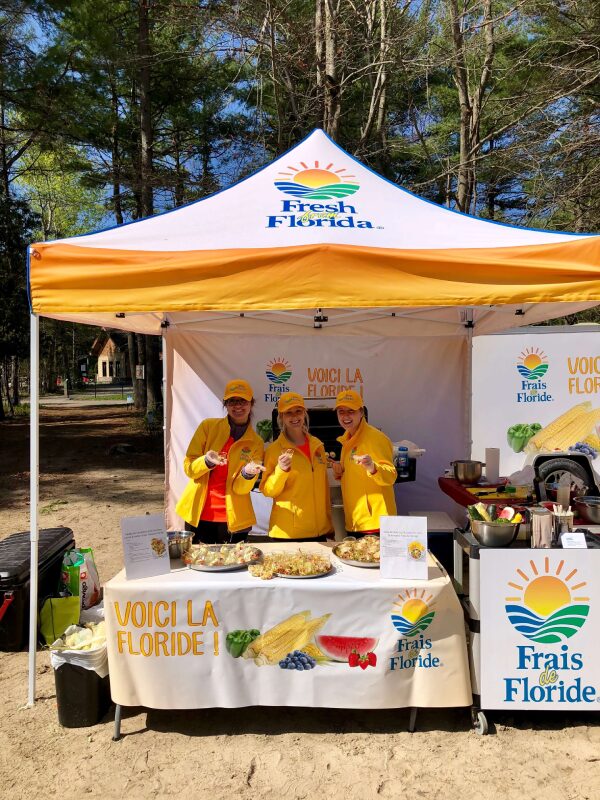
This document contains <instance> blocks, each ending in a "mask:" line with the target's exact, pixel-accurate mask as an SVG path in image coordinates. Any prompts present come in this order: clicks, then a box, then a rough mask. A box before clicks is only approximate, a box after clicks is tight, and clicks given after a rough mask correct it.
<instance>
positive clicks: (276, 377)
mask: <svg viewBox="0 0 600 800" xmlns="http://www.w3.org/2000/svg"><path fill="white" fill-rule="evenodd" d="M266 376H267V378H268V379H269V380H270V381H271V383H280V384H281V383H287V382H288V381H289V379H290V378H291V377H292V367H291V366H290V364H289V363H288V362H287V361H286V360H285V358H274V359H273V360H272V361H270V362H269V363H268V364H267V371H266Z"/></svg>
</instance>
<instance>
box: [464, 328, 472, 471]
mask: <svg viewBox="0 0 600 800" xmlns="http://www.w3.org/2000/svg"><path fill="white" fill-rule="evenodd" d="M466 372H467V374H466V376H465V384H466V385H465V395H466V398H465V400H466V402H465V415H466V419H465V435H466V439H467V441H466V443H465V444H466V448H465V452H466V454H467V455H466V457H467V458H471V457H472V452H471V451H472V448H473V328H472V327H468V328H467V368H466Z"/></svg>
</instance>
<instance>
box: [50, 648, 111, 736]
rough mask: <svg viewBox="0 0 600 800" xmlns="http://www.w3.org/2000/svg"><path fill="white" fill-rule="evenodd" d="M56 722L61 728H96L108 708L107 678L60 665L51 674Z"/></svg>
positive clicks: (81, 669)
mask: <svg viewBox="0 0 600 800" xmlns="http://www.w3.org/2000/svg"><path fill="white" fill-rule="evenodd" d="M54 682H55V684H56V704H57V706H58V721H59V723H60V724H61V725H62V726H63V727H64V728H88V727H89V726H90V725H96V724H97V723H98V722H100V721H101V719H102V718H103V717H104V715H105V714H106V712H107V711H108V709H109V708H110V703H111V699H110V678H109V676H108V675H107V676H106V677H105V678H101V677H100V676H99V675H98V674H97V673H96V672H94V670H93V669H84V668H83V667H78V666H76V665H74V664H61V666H60V667H58V668H57V669H55V670H54Z"/></svg>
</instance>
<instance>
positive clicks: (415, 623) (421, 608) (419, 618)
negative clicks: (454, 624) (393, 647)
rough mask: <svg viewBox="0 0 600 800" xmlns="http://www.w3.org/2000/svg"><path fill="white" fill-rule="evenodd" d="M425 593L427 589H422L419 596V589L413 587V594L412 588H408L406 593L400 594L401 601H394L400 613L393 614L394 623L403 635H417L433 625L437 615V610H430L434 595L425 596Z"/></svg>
mask: <svg viewBox="0 0 600 800" xmlns="http://www.w3.org/2000/svg"><path fill="white" fill-rule="evenodd" d="M425 594H426V591H425V589H422V590H421V592H420V595H419V596H418V597H417V589H413V590H412V596H411V590H410V589H408V590H407V591H406V594H402V592H401V593H400V594H399V595H398V597H399V599H400V601H401V602H400V603H394V606H396V607H397V608H398V609H399V612H400V613H398V612H396V613H395V614H392V623H393V625H394V628H396V630H397V631H400V633H401V634H402V635H403V636H411V637H412V636H416V635H417V634H418V633H423V631H424V630H426V629H427V628H428V627H429V626H430V625H431V623H432V621H433V618H434V617H435V611H431V610H430V608H431V605H433V604H432V603H431V601H432V600H433V596H432V595H428V596H427V597H425ZM430 603H431V605H430Z"/></svg>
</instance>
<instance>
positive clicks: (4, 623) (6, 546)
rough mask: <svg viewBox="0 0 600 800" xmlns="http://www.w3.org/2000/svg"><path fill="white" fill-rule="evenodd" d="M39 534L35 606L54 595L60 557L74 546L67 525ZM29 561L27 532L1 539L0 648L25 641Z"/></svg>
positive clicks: (19, 645)
mask: <svg viewBox="0 0 600 800" xmlns="http://www.w3.org/2000/svg"><path fill="white" fill-rule="evenodd" d="M39 534H40V536H39V543H38V564H39V567H38V569H39V578H38V607H39V606H41V604H42V602H43V601H44V600H45V599H46V597H50V596H52V595H55V594H56V591H57V589H58V582H59V578H60V573H61V566H62V560H63V556H64V554H65V552H66V551H67V550H70V549H71V548H73V547H75V539H74V538H73V531H72V530H71V529H70V528H46V529H44V530H41V531H40V532H39ZM30 560H31V542H30V534H29V531H23V532H22V533H13V534H12V535H11V536H8V537H7V538H6V539H3V540H2V541H0V650H4V651H11V652H14V651H16V650H22V649H23V648H24V647H25V646H26V644H27V642H28V639H29V634H28V631H29V581H30Z"/></svg>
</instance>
